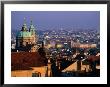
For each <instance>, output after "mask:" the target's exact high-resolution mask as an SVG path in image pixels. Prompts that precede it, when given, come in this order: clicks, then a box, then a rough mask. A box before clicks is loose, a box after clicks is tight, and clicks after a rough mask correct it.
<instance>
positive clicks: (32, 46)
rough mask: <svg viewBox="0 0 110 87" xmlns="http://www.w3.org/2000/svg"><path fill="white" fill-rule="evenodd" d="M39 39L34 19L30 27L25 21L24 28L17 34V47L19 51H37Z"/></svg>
mask: <svg viewBox="0 0 110 87" xmlns="http://www.w3.org/2000/svg"><path fill="white" fill-rule="evenodd" d="M37 41H38V37H37V35H36V32H35V28H34V26H33V24H32V20H31V24H30V28H29V29H28V28H27V25H26V22H25V21H24V24H23V26H22V29H21V30H20V31H19V32H18V34H17V36H16V49H17V50H18V51H26V52H27V51H28V52H36V51H37Z"/></svg>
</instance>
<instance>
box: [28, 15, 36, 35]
mask: <svg viewBox="0 0 110 87" xmlns="http://www.w3.org/2000/svg"><path fill="white" fill-rule="evenodd" d="M29 31H30V32H32V33H33V32H35V28H34V26H33V24H32V17H31V23H30V28H29Z"/></svg>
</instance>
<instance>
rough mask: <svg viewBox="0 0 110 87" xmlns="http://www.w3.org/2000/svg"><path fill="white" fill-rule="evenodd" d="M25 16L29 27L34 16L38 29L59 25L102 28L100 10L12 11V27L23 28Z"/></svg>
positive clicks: (34, 22)
mask: <svg viewBox="0 0 110 87" xmlns="http://www.w3.org/2000/svg"><path fill="white" fill-rule="evenodd" d="M24 18H26V24H27V26H28V28H29V25H30V20H31V18H32V21H33V25H34V26H35V28H36V29H38V30H41V29H53V28H59V27H62V28H81V29H91V28H93V29H99V28H100V12H99V11H12V12H11V26H12V29H14V30H15V29H16V30H21V27H22V25H23V22H24Z"/></svg>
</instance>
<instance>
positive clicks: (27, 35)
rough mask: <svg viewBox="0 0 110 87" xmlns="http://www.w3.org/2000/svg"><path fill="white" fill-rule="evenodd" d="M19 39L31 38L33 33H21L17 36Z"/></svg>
mask: <svg viewBox="0 0 110 87" xmlns="http://www.w3.org/2000/svg"><path fill="white" fill-rule="evenodd" d="M17 37H18V38H20V37H22V38H23V37H24V38H25V37H31V32H28V31H20V32H19V33H18V34H17Z"/></svg>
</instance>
